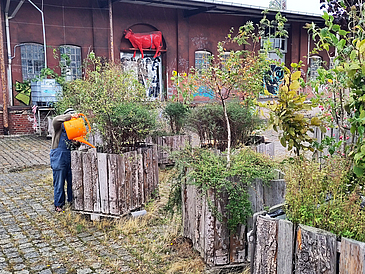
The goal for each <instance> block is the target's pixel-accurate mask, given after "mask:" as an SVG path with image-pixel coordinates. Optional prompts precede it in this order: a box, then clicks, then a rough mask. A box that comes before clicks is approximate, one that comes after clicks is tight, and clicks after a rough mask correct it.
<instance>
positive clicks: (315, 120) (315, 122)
mask: <svg viewBox="0 0 365 274" xmlns="http://www.w3.org/2000/svg"><path fill="white" fill-rule="evenodd" d="M321 124H322V122H321V120H320V119H319V118H318V117H313V118H312V119H311V125H314V126H317V127H318V126H320V125H321Z"/></svg>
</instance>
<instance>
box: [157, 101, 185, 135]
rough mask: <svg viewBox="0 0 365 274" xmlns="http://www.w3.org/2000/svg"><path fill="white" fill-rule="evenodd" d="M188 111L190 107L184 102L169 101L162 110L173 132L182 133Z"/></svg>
mask: <svg viewBox="0 0 365 274" xmlns="http://www.w3.org/2000/svg"><path fill="white" fill-rule="evenodd" d="M188 113H189V107H188V106H187V105H185V104H183V103H182V102H169V103H167V105H166V107H165V109H164V110H163V112H162V114H163V116H164V117H165V118H166V119H167V120H168V121H169V125H170V129H171V132H172V133H173V134H180V131H181V130H182V128H183V126H184V124H185V119H186V116H187V115H188Z"/></svg>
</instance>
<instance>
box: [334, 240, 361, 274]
mask: <svg viewBox="0 0 365 274" xmlns="http://www.w3.org/2000/svg"><path fill="white" fill-rule="evenodd" d="M340 250H341V255H340V264H339V273H340V274H352V273H359V274H364V273H365V243H363V242H358V241H355V240H351V239H347V238H342V239H341V248H340Z"/></svg>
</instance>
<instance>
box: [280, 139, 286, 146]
mask: <svg viewBox="0 0 365 274" xmlns="http://www.w3.org/2000/svg"><path fill="white" fill-rule="evenodd" d="M280 144H281V145H282V146H283V147H286V140H285V138H284V136H283V137H281V138H280Z"/></svg>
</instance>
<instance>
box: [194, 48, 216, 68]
mask: <svg viewBox="0 0 365 274" xmlns="http://www.w3.org/2000/svg"><path fill="white" fill-rule="evenodd" d="M211 56H212V54H211V53H210V52H209V51H206V50H198V51H196V52H195V69H196V70H202V69H206V68H208V66H209V63H210V58H211Z"/></svg>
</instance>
